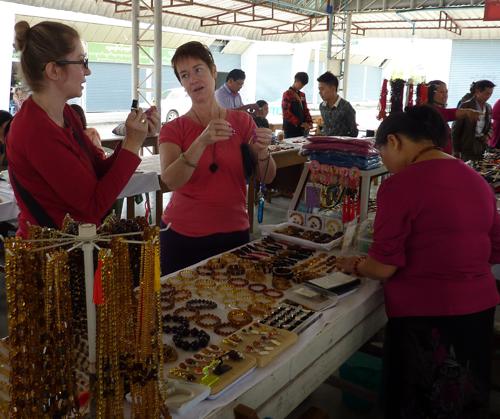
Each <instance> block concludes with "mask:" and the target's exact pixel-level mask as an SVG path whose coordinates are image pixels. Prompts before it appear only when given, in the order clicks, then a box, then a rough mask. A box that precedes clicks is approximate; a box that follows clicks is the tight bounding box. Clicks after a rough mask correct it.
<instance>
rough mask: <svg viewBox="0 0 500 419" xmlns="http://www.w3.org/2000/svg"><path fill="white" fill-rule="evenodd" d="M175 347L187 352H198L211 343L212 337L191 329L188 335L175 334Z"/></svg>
mask: <svg viewBox="0 0 500 419" xmlns="http://www.w3.org/2000/svg"><path fill="white" fill-rule="evenodd" d="M172 340H173V342H174V345H175V346H177V347H178V348H181V349H184V350H185V351H197V350H199V349H201V348H204V347H205V346H207V345H208V342H210V335H209V334H208V333H207V332H205V331H204V330H199V329H197V328H193V329H189V330H188V333H187V334H186V335H177V334H175V335H174V336H173V338H172Z"/></svg>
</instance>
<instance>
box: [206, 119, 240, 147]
mask: <svg viewBox="0 0 500 419" xmlns="http://www.w3.org/2000/svg"><path fill="white" fill-rule="evenodd" d="M233 134H234V130H233V128H232V127H231V125H230V124H229V122H227V121H226V120H225V119H213V120H211V121H210V122H209V123H208V125H207V127H206V128H205V130H204V131H203V132H202V133H201V135H200V136H199V137H198V138H199V139H200V141H201V142H202V143H204V144H205V145H210V144H214V143H218V142H219V141H226V140H229V139H230V138H231V137H232V136H233Z"/></svg>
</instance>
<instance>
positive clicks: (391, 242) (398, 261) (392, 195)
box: [369, 178, 411, 267]
mask: <svg viewBox="0 0 500 419" xmlns="http://www.w3.org/2000/svg"><path fill="white" fill-rule="evenodd" d="M392 180H393V179H392V178H389V179H387V180H385V181H384V182H383V183H382V185H381V186H380V189H379V191H378V193H377V215H376V216H375V224H374V235H373V244H372V246H371V248H370V251H369V255H370V256H371V257H372V258H373V259H375V260H376V261H378V262H380V263H383V264H385V265H392V266H398V267H403V266H405V264H406V254H405V242H406V238H407V237H408V235H409V234H410V230H411V223H410V213H409V209H408V208H407V204H408V201H407V200H406V199H402V198H401V197H402V194H401V192H402V191H400V190H399V188H398V185H394V184H393V182H391V181H392Z"/></svg>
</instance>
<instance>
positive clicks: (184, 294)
mask: <svg viewBox="0 0 500 419" xmlns="http://www.w3.org/2000/svg"><path fill="white" fill-rule="evenodd" d="M191 295H193V294H192V293H191V291H189V290H187V289H181V290H177V291H175V294H174V300H175V301H176V302H179V301H184V300H188V299H189V298H191Z"/></svg>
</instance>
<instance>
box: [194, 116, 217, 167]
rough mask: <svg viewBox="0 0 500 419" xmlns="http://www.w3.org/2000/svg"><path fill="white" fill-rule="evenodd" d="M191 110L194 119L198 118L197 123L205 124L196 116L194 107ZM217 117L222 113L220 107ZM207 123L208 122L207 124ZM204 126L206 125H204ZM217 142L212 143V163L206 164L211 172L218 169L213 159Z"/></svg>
mask: <svg viewBox="0 0 500 419" xmlns="http://www.w3.org/2000/svg"><path fill="white" fill-rule="evenodd" d="M191 110H192V111H193V114H194V116H195V117H196V119H197V120H198V122H199V124H200V125H201V126H205V125H204V124H203V122H202V121H201V118H200V117H199V116H198V114H197V113H196V111H195V110H194V108H191ZM218 112H219V119H221V118H222V115H221V108H219V111H218ZM207 125H208V124H207ZM205 127H206V126H205ZM216 145H217V143H213V144H212V163H211V164H210V166H208V170H210V171H211V172H212V173H215V172H217V170H219V165H218V164H217V162H216V161H215V147H216Z"/></svg>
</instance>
